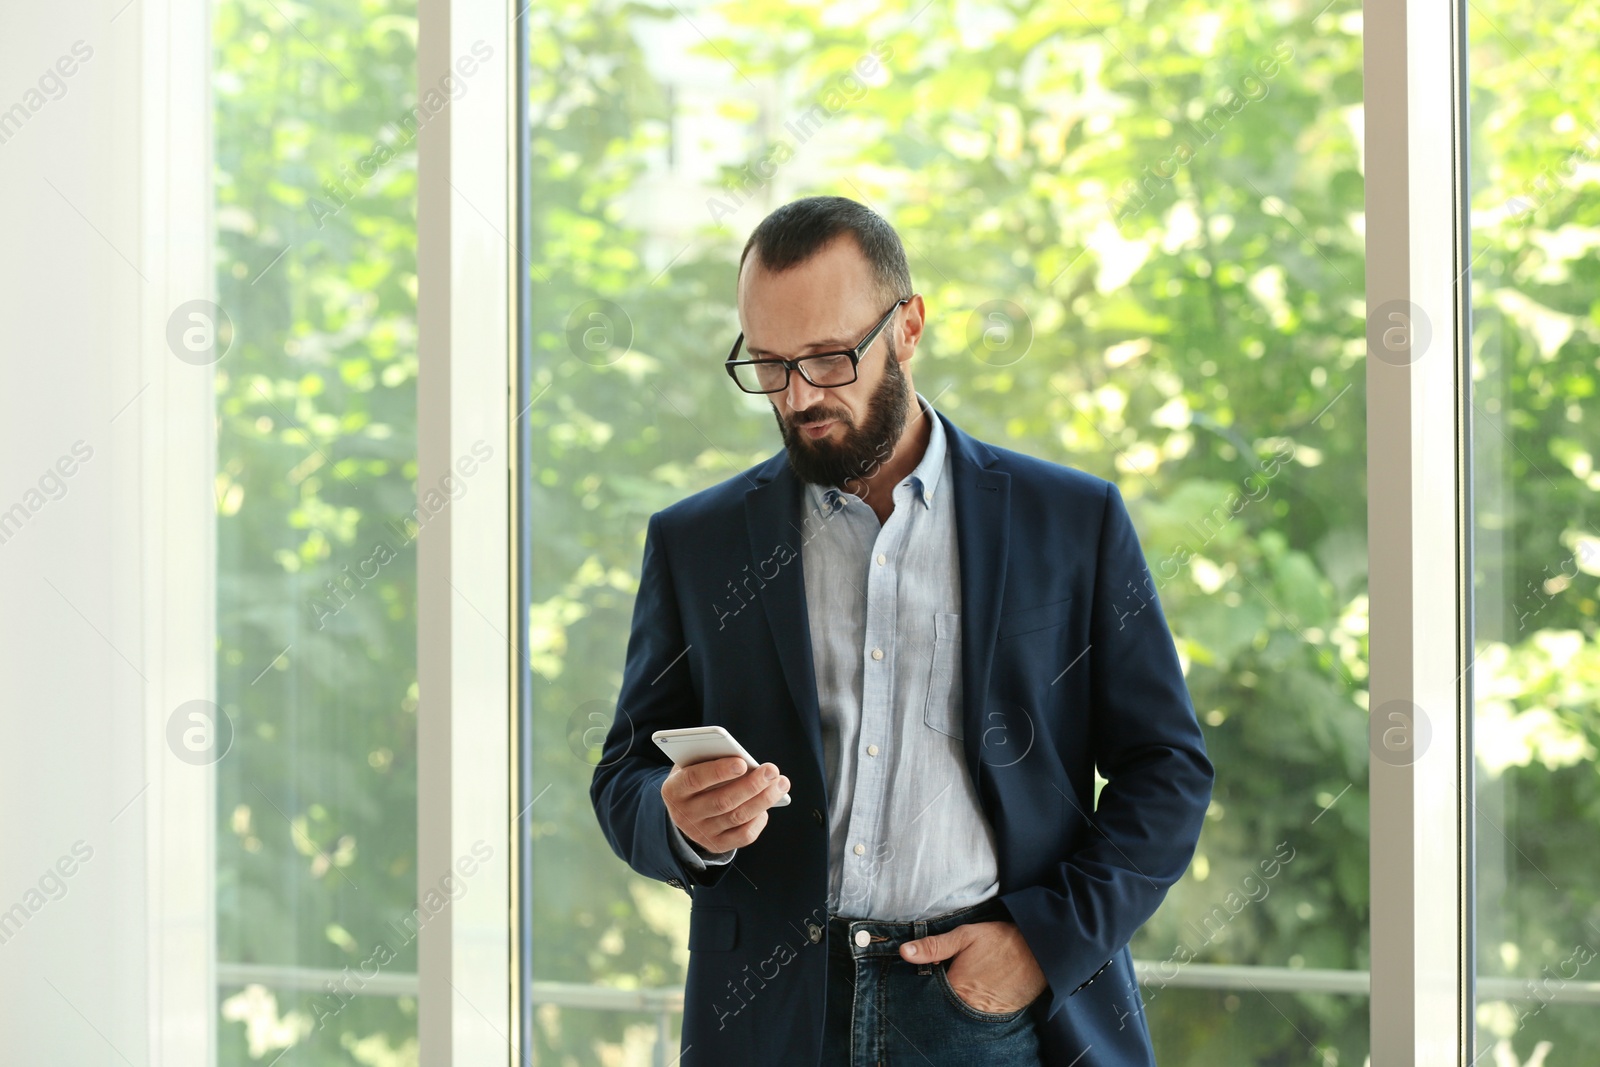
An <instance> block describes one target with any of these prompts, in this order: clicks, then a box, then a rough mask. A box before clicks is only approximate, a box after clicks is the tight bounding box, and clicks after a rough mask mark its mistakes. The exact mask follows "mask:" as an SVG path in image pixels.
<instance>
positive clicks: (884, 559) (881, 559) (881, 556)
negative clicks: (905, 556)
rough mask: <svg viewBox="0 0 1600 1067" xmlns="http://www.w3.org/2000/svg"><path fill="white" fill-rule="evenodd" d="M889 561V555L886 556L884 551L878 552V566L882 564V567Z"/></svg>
mask: <svg viewBox="0 0 1600 1067" xmlns="http://www.w3.org/2000/svg"><path fill="white" fill-rule="evenodd" d="M888 562H889V557H888V556H886V555H884V554H883V553H882V552H879V553H878V566H880V567H881V566H883V565H884V564H885V563H888Z"/></svg>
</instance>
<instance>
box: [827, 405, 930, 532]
mask: <svg viewBox="0 0 1600 1067" xmlns="http://www.w3.org/2000/svg"><path fill="white" fill-rule="evenodd" d="M916 396H917V408H918V414H917V417H918V418H923V419H927V420H928V447H927V448H926V449H924V450H923V453H922V460H921V462H919V463H918V464H917V466H916V468H915V469H914V470H912V472H911V473H910V474H908V475H906V481H907V482H910V483H911V491H912V493H913V495H914V496H915V497H916V499H918V500H920V501H922V506H923V507H925V508H928V509H930V510H931V509H932V508H933V501H934V498H935V490H936V489H938V487H939V475H940V474H942V473H943V472H944V465H945V463H944V461H945V440H944V424H943V423H941V422H940V421H939V416H938V415H936V414H934V410H933V405H932V404H930V403H928V401H927V399H926V398H925V397H924V396H923V395H922V394H921V393H918V394H916ZM901 484H902V485H903V484H905V483H904V482H902V483H901ZM810 492H811V494H812V496H813V497H815V498H816V500H817V502H818V504H819V505H820V506H821V508H822V509H823V510H832V509H833V508H835V507H836V506H838V503H837V502H839V501H841V500H842V501H843V503H845V504H848V503H849V502H850V501H852V500H860V499H861V498H860V497H858V496H856V495H855V494H853V493H846V492H842V491H840V490H839V489H838V488H837V487H835V486H831V485H830V486H820V485H812V486H811V487H810Z"/></svg>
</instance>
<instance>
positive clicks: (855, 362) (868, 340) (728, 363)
mask: <svg viewBox="0 0 1600 1067" xmlns="http://www.w3.org/2000/svg"><path fill="white" fill-rule="evenodd" d="M916 295H917V294H915V293H912V294H911V296H903V297H901V298H900V299H899V300H896V301H895V303H894V307H892V308H890V309H889V310H888V311H886V312H884V316H883V318H881V319H879V320H878V325H876V326H874V327H873V328H872V329H871V330H870V331H868V333H867V335H866V336H865V337H863V338H862V339H861V340H860V341H858V342H856V346H855V347H854V348H845V349H840V350H838V351H836V352H813V353H812V354H811V355H809V356H800V357H798V358H796V359H736V358H734V357H736V356H737V355H738V354H739V347H740V346H741V345H743V344H744V331H743V330H741V331H740V332H739V336H738V337H737V338H735V339H734V342H733V348H732V349H731V350H730V351H729V352H728V358H727V359H726V360H724V361H723V364H722V367H723V369H724V370H726V371H727V372H728V377H730V378H732V379H733V384H734V385H737V386H738V387H739V389H740V390H741V391H743V392H746V393H754V394H756V395H757V396H768V395H771V394H772V393H781V392H783V391H784V390H785V389H787V388H789V384H790V382H791V381H792V380H793V375H794V372H795V371H799V372H800V377H802V378H804V379H805V380H806V381H807V382H810V383H811V384H812V385H814V386H816V387H817V388H818V389H837V388H839V387H840V386H844V385H850V384H851V383H852V382H855V381H856V380H857V379H858V378H860V376H861V360H862V359H863V358H865V356H866V352H867V349H869V348H871V347H872V342H874V341H876V340H877V339H878V334H880V333H882V332H883V328H884V327H885V326H887V325H889V320H890V319H892V318H894V313H895V312H896V311H899V310H900V306H901V305H902V304H909V303H911V299H912V297H914V296H916ZM834 356H849V357H850V381H848V382H834V383H833V384H831V385H823V384H822V383H821V382H813V381H811V375H809V374H807V373H806V369H805V366H804V364H805V362H806V360H808V359H828V358H831V357H834ZM758 363H761V364H766V365H767V366H773V365H775V364H782V365H783V384H782V385H780V386H778V388H776V389H746V388H745V387H744V383H743V382H741V381H739V374H738V371H737V369H736V368H738V367H749V366H754V365H755V364H758Z"/></svg>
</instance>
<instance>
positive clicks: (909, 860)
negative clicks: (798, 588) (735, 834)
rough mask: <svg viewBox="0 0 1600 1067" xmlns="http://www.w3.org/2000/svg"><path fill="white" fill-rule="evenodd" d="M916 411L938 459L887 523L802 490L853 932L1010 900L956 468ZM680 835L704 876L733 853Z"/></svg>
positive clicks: (820, 683) (842, 501) (833, 868)
mask: <svg viewBox="0 0 1600 1067" xmlns="http://www.w3.org/2000/svg"><path fill="white" fill-rule="evenodd" d="M917 402H918V407H919V411H920V414H919V416H918V417H921V418H926V419H928V420H929V435H928V447H927V449H926V450H925V451H924V453H923V456H922V460H921V461H920V462H919V463H918V464H917V467H916V469H915V470H913V471H912V472H911V473H910V474H909V475H908V476H907V477H906V478H905V479H904V480H903V481H901V482H900V484H899V485H897V486H895V487H894V489H893V500H894V510H893V511H892V512H891V513H890V515H889V518H888V520H887V521H886V522H884V523H882V524H881V525H880V523H879V522H878V517H877V514H876V513H875V512H874V511H873V510H872V508H871V506H870V505H868V504H867V503H866V501H865V500H864V499H863V498H861V497H859V496H856V495H855V494H853V493H847V492H844V491H842V490H840V489H837V488H833V487H824V486H818V485H807V486H806V495H805V503H806V516H805V519H804V525H803V535H804V537H805V541H804V544H803V546H802V548H801V555H802V569H803V570H804V572H805V586H806V614H807V616H808V618H809V620H810V627H811V652H812V660H813V663H814V665H815V670H816V682H817V698H818V705H819V708H820V711H821V726H822V743H823V758H824V763H825V766H824V774H825V775H826V781H827V784H828V798H829V803H828V846H829V849H828V851H829V887H828V909H829V911H830V912H832V913H835V914H841V915H848V916H852V917H857V918H873V919H891V920H911V919H925V918H930V917H932V916H934V915H940V914H943V913H945V912H948V911H953V910H955V909H957V908H963V907H966V906H968V905H971V904H976V903H978V902H980V901H983V900H987V899H988V898H989V897H991V896H993V895H994V894H995V893H996V892H997V891H998V889H999V881H998V877H997V870H998V865H997V861H996V857H995V845H994V833H993V831H992V829H991V828H990V826H989V824H988V821H987V820H986V819H985V818H984V816H983V811H982V809H981V808H980V807H979V804H978V796H977V791H976V789H975V788H974V785H973V782H972V780H971V777H970V775H969V774H968V773H967V767H966V762H965V759H964V756H963V747H962V746H963V742H962V733H963V730H962V712H961V695H962V690H961V580H960V579H961V569H960V562H959V560H958V558H957V556H956V521H955V508H954V506H953V504H954V501H953V500H952V498H951V494H950V489H949V486H950V459H949V455H948V453H947V451H946V448H945V433H944V426H943V424H942V423H940V421H939V420H938V418H936V417H935V416H934V414H933V408H932V407H931V406H930V405H929V404H928V402H927V400H925V399H924V398H923V397H922V396H921V394H918V396H917ZM941 485H942V486H944V490H943V492H941V491H940V486H941ZM781 769H782V768H780V770H781ZM670 832H671V835H672V841H673V845H674V848H675V849H676V850H677V852H678V853H679V855H680V856H681V857H682V858H683V859H684V861H685V862H686V863H687V864H688V865H689V866H691V867H694V868H697V869H699V868H701V867H702V865H704V864H716V863H727V862H730V861H731V860H732V859H733V857H734V855H735V853H736V852H737V851H738V850H737V849H731V850H729V851H726V852H720V853H706V852H704V851H702V850H700V849H699V848H698V847H697V846H695V845H693V843H692V842H689V841H688V839H687V838H685V837H684V836H683V835H682V834H681V833H680V832H679V831H678V830H677V828H676V827H672V828H671V831H670Z"/></svg>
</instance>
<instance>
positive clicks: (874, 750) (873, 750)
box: [867, 745, 878, 756]
mask: <svg viewBox="0 0 1600 1067" xmlns="http://www.w3.org/2000/svg"><path fill="white" fill-rule="evenodd" d="M877 754H878V746H877V745H868V746H867V755H869V756H876V755H877Z"/></svg>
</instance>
